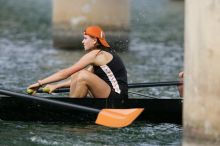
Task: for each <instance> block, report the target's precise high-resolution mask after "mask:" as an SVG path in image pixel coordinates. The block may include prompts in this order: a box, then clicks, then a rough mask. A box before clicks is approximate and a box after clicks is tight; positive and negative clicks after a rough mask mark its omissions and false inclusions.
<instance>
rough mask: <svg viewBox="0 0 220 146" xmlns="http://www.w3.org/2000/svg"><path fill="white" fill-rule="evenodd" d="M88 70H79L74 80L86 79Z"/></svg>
mask: <svg viewBox="0 0 220 146" xmlns="http://www.w3.org/2000/svg"><path fill="white" fill-rule="evenodd" d="M88 76H89V75H88V71H86V70H81V71H79V73H78V74H77V77H76V80H77V82H83V81H87V80H88V78H89V77H88Z"/></svg>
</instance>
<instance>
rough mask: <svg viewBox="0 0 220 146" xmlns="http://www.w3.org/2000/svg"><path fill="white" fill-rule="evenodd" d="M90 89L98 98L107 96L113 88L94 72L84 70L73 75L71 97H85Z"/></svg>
mask: <svg viewBox="0 0 220 146" xmlns="http://www.w3.org/2000/svg"><path fill="white" fill-rule="evenodd" d="M88 91H90V92H91V93H92V95H93V96H94V97H96V98H107V97H108V96H109V94H110V91H111V88H110V87H109V85H108V84H107V83H106V82H105V81H103V80H102V79H100V78H99V77H98V76H97V75H95V74H94V73H91V72H89V71H87V70H82V71H80V72H79V73H78V74H74V75H73V76H72V77H71V84H70V97H85V96H86V95H87V94H88Z"/></svg>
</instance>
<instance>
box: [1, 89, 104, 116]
mask: <svg viewBox="0 0 220 146" xmlns="http://www.w3.org/2000/svg"><path fill="white" fill-rule="evenodd" d="M0 94H3V95H8V96H14V97H18V98H24V99H31V100H36V101H40V102H43V103H49V104H54V105H58V106H63V107H68V108H72V109H78V110H82V111H86V112H93V113H99V112H100V110H98V109H95V108H90V107H86V106H81V105H77V104H72V103H66V102H61V101H58V100H52V99H47V98H43V97H37V96H30V95H26V94H20V93H15V92H12V91H8V90H3V89H0Z"/></svg>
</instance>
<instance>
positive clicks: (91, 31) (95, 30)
mask: <svg viewBox="0 0 220 146" xmlns="http://www.w3.org/2000/svg"><path fill="white" fill-rule="evenodd" d="M84 34H85V35H90V36H92V37H95V38H97V39H99V41H100V43H101V44H102V45H103V46H105V47H110V46H109V44H108V43H107V41H106V40H105V33H104V31H103V30H102V29H101V28H100V27H99V26H89V27H87V28H86V30H85V31H84Z"/></svg>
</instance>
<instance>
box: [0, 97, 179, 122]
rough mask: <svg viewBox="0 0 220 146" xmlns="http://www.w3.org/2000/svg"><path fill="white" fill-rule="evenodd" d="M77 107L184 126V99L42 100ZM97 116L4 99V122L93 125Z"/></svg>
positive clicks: (0, 101)
mask: <svg viewBox="0 0 220 146" xmlns="http://www.w3.org/2000/svg"><path fill="white" fill-rule="evenodd" d="M42 98H48V99H53V100H58V101H62V102H67V103H73V104H78V105H83V106H88V107H93V108H97V109H103V108H144V112H143V113H142V114H141V115H140V116H139V117H138V119H137V120H141V121H146V122H151V123H155V122H156V123H158V122H168V123H177V124H181V123H182V100H181V99H127V100H120V99H93V98H80V99H79V98H77V99H76V98H75V99H73V98H68V97H42ZM96 116H97V114H94V113H89V112H85V111H81V110H73V109H70V108H67V107H63V106H57V105H53V104H49V103H44V102H40V101H34V100H30V99H23V98H16V97H9V96H1V97H0V119H1V120H7V121H39V122H89V121H95V119H96Z"/></svg>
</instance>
